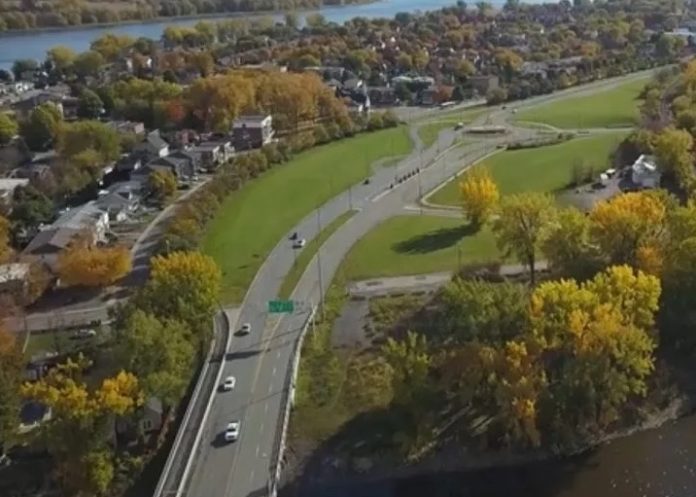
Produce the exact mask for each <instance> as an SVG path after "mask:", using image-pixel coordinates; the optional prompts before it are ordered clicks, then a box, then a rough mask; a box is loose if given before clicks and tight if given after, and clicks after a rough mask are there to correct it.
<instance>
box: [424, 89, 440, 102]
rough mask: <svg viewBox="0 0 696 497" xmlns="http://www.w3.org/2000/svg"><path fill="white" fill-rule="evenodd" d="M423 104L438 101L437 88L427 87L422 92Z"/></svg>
mask: <svg viewBox="0 0 696 497" xmlns="http://www.w3.org/2000/svg"><path fill="white" fill-rule="evenodd" d="M420 103H421V105H435V104H436V103H437V89H435V88H426V89H425V90H423V91H421V92H420Z"/></svg>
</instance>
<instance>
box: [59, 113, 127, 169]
mask: <svg viewBox="0 0 696 497" xmlns="http://www.w3.org/2000/svg"><path fill="white" fill-rule="evenodd" d="M85 150H94V151H95V152H97V154H98V155H99V160H100V161H101V164H102V165H103V164H106V163H107V162H109V161H114V160H116V159H118V158H119V155H120V153H121V141H120V138H119V135H118V132H117V131H116V130H115V129H113V128H111V127H110V126H107V125H106V124H104V123H102V122H99V121H77V122H74V123H66V124H65V125H64V126H63V127H62V130H61V133H60V135H59V138H58V151H59V152H60V155H61V157H63V158H65V159H69V158H72V157H75V156H76V155H78V154H80V153H81V152H84V151H85Z"/></svg>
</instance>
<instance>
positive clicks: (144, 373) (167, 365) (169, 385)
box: [119, 310, 194, 407]
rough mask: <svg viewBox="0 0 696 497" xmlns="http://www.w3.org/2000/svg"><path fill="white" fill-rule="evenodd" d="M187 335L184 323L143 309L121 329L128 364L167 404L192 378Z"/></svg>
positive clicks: (178, 396)
mask: <svg viewBox="0 0 696 497" xmlns="http://www.w3.org/2000/svg"><path fill="white" fill-rule="evenodd" d="M188 336H189V330H188V329H187V328H186V326H185V325H184V324H183V323H182V322H180V321H176V320H173V319H169V318H164V319H162V320H160V319H157V318H156V317H155V316H153V315H151V314H147V313H145V312H143V311H141V310H136V311H135V312H133V313H132V314H130V315H129V316H128V318H127V319H126V321H125V325H124V327H123V329H121V330H119V337H120V338H121V346H122V353H123V358H124V361H125V363H126V364H128V367H129V369H130V370H131V371H133V372H134V373H135V374H136V375H137V377H138V378H140V382H141V385H142V388H143V390H144V391H145V392H146V393H147V394H149V395H152V396H155V397H157V398H158V399H160V400H161V401H162V402H163V403H164V404H165V405H166V406H168V407H173V406H175V405H176V404H177V403H178V402H179V400H180V399H181V397H182V396H183V395H184V392H185V390H186V386H187V385H188V382H189V379H190V378H189V375H190V372H191V368H192V365H193V354H194V349H193V347H192V345H191V343H190V342H189V341H188V340H187V337H188Z"/></svg>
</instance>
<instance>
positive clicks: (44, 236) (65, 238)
mask: <svg viewBox="0 0 696 497" xmlns="http://www.w3.org/2000/svg"><path fill="white" fill-rule="evenodd" d="M81 233H82V230H80V229H73V228H62V227H54V226H50V227H48V228H46V229H44V230H42V231H39V232H38V233H37V234H36V236H35V237H34V238H32V240H31V242H29V245H27V246H26V248H25V249H24V251H23V252H22V254H23V255H26V256H31V257H35V258H37V259H38V260H40V261H42V262H43V263H44V264H46V265H47V266H48V267H50V268H52V269H54V268H55V264H56V261H57V259H58V254H59V253H60V252H61V251H62V250H64V249H65V248H67V247H68V245H70V243H71V242H72V241H73V240H74V239H75V238H76V237H77V236H79V235H80V234H81Z"/></svg>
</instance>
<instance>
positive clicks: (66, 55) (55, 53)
mask: <svg viewBox="0 0 696 497" xmlns="http://www.w3.org/2000/svg"><path fill="white" fill-rule="evenodd" d="M76 58H77V54H76V53H75V51H74V50H73V49H72V48H70V47H66V46H64V45H57V46H55V47H52V48H50V49H49V50H48V52H47V56H46V59H47V60H49V61H50V62H51V64H53V67H55V68H56V69H57V70H58V71H62V72H66V71H68V70H70V69H72V65H73V63H74V62H75V59H76Z"/></svg>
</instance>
